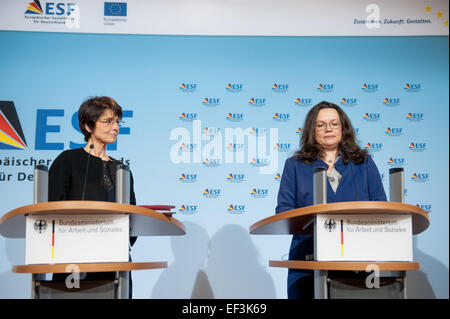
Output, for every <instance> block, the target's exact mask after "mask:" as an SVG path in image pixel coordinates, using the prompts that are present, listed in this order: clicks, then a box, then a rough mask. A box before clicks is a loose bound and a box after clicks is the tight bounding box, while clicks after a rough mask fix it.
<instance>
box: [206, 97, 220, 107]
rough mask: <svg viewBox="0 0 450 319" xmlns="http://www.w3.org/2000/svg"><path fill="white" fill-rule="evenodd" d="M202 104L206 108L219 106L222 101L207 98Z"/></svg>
mask: <svg viewBox="0 0 450 319" xmlns="http://www.w3.org/2000/svg"><path fill="white" fill-rule="evenodd" d="M202 104H203V105H206V106H217V105H219V104H220V99H219V98H217V97H214V98H212V97H209V98H208V97H206V98H204V99H203V101H202Z"/></svg>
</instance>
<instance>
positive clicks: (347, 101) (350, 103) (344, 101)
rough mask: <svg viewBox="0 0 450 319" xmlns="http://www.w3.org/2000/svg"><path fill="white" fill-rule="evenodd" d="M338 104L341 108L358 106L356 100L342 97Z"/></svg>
mask: <svg viewBox="0 0 450 319" xmlns="http://www.w3.org/2000/svg"><path fill="white" fill-rule="evenodd" d="M340 103H341V105H342V106H355V105H357V104H358V99H355V98H348V97H343V98H342V99H341V101H340Z"/></svg>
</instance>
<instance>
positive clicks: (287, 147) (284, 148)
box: [274, 143, 291, 152]
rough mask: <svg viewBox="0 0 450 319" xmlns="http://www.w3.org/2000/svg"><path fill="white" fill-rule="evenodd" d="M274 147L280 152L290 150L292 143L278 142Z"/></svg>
mask: <svg viewBox="0 0 450 319" xmlns="http://www.w3.org/2000/svg"><path fill="white" fill-rule="evenodd" d="M274 149H276V150H277V151H278V152H290V151H291V144H290V143H276V144H275V146H274Z"/></svg>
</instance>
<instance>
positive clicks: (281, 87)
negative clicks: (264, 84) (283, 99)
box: [272, 83, 289, 93]
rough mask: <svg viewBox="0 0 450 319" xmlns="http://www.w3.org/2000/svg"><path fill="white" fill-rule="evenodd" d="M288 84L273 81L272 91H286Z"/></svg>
mask: <svg viewBox="0 0 450 319" xmlns="http://www.w3.org/2000/svg"><path fill="white" fill-rule="evenodd" d="M288 87H289V85H288V84H285V83H284V84H280V83H275V84H274V85H272V91H274V92H280V93H282V92H287V91H288Z"/></svg>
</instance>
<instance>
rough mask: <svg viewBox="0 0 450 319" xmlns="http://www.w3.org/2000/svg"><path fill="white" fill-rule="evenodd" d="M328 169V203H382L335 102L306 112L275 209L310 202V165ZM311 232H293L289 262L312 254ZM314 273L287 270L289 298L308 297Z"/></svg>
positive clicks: (364, 155)
mask: <svg viewBox="0 0 450 319" xmlns="http://www.w3.org/2000/svg"><path fill="white" fill-rule="evenodd" d="M318 166H324V167H326V168H327V177H328V182H327V203H334V202H346V201H371V200H373V201H386V194H385V192H384V188H383V184H382V182H381V177H380V174H379V172H378V169H377V167H376V165H375V163H374V161H373V160H372V158H371V156H370V155H369V154H368V152H367V150H364V149H361V148H360V147H359V146H358V144H357V142H356V138H355V133H354V130H353V126H352V124H351V122H350V120H349V118H348V117H347V115H346V114H345V113H344V111H343V110H342V109H341V108H340V107H339V106H337V105H335V104H333V103H329V102H325V101H323V102H320V103H319V104H317V105H315V106H314V107H313V108H312V109H311V110H310V111H309V112H308V114H307V116H306V119H305V124H304V127H303V135H302V138H301V141H300V150H299V151H297V152H296V153H295V155H294V156H292V157H291V158H288V159H287V160H286V163H285V165H284V170H283V175H282V178H281V183H280V189H279V192H278V203H277V208H276V213H281V212H284V211H288V210H291V209H295V208H300V207H305V206H310V205H313V169H314V168H315V167H318ZM313 253H314V252H313V237H312V235H294V236H293V239H292V242H291V247H290V250H289V259H290V260H305V259H306V258H307V256H312V254H313ZM313 297H314V276H313V271H307V270H297V269H289V272H288V298H289V299H293V298H313Z"/></svg>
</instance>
